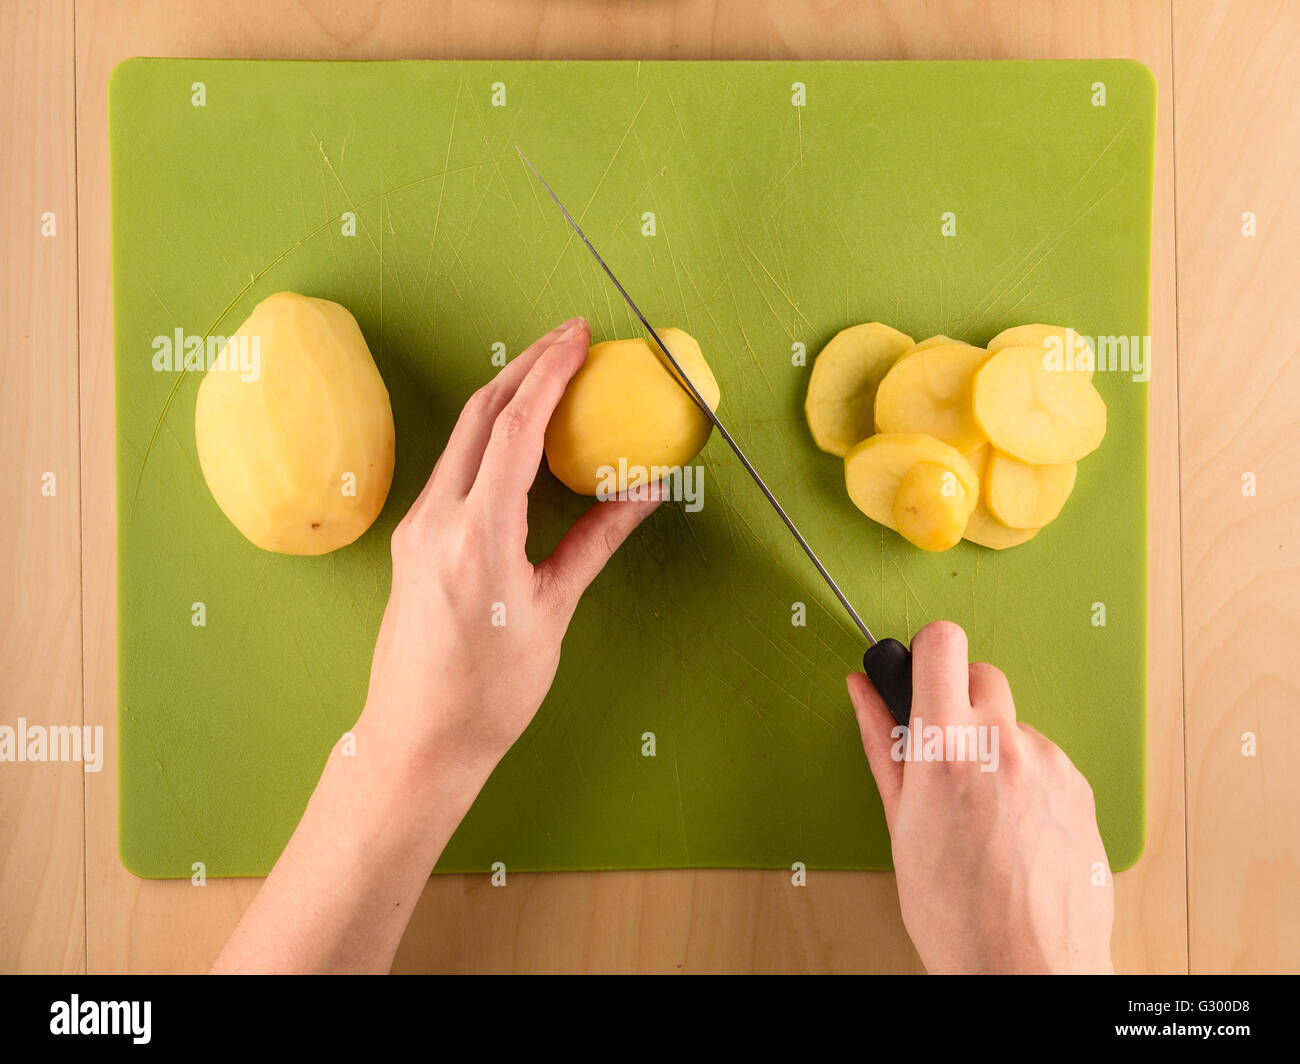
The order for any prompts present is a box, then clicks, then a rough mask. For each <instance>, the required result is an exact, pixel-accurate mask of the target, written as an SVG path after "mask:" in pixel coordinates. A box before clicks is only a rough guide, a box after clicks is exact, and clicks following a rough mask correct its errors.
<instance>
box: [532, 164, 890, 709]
mask: <svg viewBox="0 0 1300 1064" xmlns="http://www.w3.org/2000/svg"><path fill="white" fill-rule="evenodd" d="M515 151H517V152H519V158H521V159H522V160H523V161H524V165H525V166H527V167H528V169H529V170H531V171H532V173H533V176H534V177H535V178H537V180H538V182H539V183H540V184H541V186H542V188H544V189H546V192H547V195H549V196H550V197H551V199H552V200H554V201H555V205H556V206H557V207H559V208H560V211H561V212H562V213H563V214H564V217H565V220H566V221H567V222H568V223H569V225H570V226H571V227H572V229H573V231H574V232H575V233H576V234H577V235H578V238H579V239H580V240H581V241H582V242H583V243H584V244H585V245H586V246H587V250H588V251H590V252H591V254H592V257H593V258H594V259H595V260H596V262H597V263H598V264H599V265H600V268H601V269H602V270H604V271H605V276H607V277H608V278H609V279H610V281H612V282H613V284H614V287H615V288H617V289H618V292H619V295H621V296H622V297H623V300H624V301H625V302H626V303H627V305H628V306H629V307H630V308H631V310H632V313H633V314H635V315H636V317H637V320H638V321H640V322H641V325H642V327H643V328H644V329H645V331H646V332H647V333H649V334H650V338H651V339H652V340H654V342H655V345H656V346H657V347H658V348H659V350H660V351H661V352H663V356H664V358H665V359H667V361H668V364H669V365H670V366H671V367H672V368H673V370H675V375H676V377H677V381H678V383H679V384H681V385H682V387H683V388H685V389H686V391H687V393H688V394H689V395H690V396H691V398H692V399H694V400H695V403H696V405H697V406H699V408H700V410H702V411H703V412H704V414H705V416H706V417H707V418H708V419H709V420H710V421H711V422H712V423H713V426H714V428H716V429H717V430H718V434H719V435H720V436H721V437H722V438H723V439H724V440H726V442H727V445H728V446H729V447H730V448H731V449H732V451H734V452H735V454H736V457H737V458H739V459H740V464H741V465H743V466H744V467H745V470H746V472H748V473H749V475H750V476H751V477H752V478H753V480H754V483H755V484H757V485H758V488H759V490H760V491H761V492H762V493H763V495H764V496H765V497H766V499H767V501H768V502H769V503H771V504H772V508H773V509H774V510H775V511H776V512H777V514H778V515H779V516H780V518H781V520H782V521H783V522H785V526H786V528H788V529H789V530H790V534H791V535H792V536H794V538H795V541H796V542H797V543H798V544H799V546H800V547H802V548H803V552H804V553H805V554H806V555H807V556H808V560H809V561H811V562H812V563H813V565H814V566H815V567H816V569H817V571H818V572H819V573H820V574H821V576H822V579H823V580H825V581H826V584H827V585H828V586H829V587H830V589H831V591H832V592H834V594H835V597H836V598H837V599H839V602H840V605H841V606H843V607H844V609H845V611H846V612H847V613H848V615H849V617H851V618H852V620H853V623H854V624H855V625H857V626H858V630H859V631H861V632H862V634H863V636H865V637H866V639H867V642H868V643H869V644H870V648H869V649H868V650H867V653H866V655H865V656H864V658H863V667H864V668H865V669H866V672H867V675H868V676H869V677H870V678H871V681H872V683H873V684H874V685H875V687H876V689H877V690H878V691H879V692H880V694H881V696H882V698H884V699H885V701H886V703H887V704H888V705H889V708H890V710H891V712H892V713H893V714H894V717H895V719H897V720H898V722H899V723H900V724H906V723H907V718H908V715H909V714H910V711H911V701H912V683H911V653H910V652H909V651H908V649H907V648H906V647H905V646H903V645H902V644H901V643H899V642H898V641H897V640H895V639H883V640H877V639H876V637H875V636H874V635H872V634H871V629H870V628H868V627H867V626H866V624H865V623H864V622H863V620H862V618H861V617H860V616H858V611H857V610H855V609H854V608H853V604H852V603H851V602H849V600H848V597H847V596H846V595H845V594H844V592H843V591H841V590H840V585H839V584H837V583H836V582H835V578H834V577H832V576H831V574H830V572H829V571H828V570H827V569H826V566H825V565H823V564H822V560H821V559H820V558H818V557H817V552H816V551H814V550H813V549H812V546H811V545H810V544H809V543H808V541H807V540H806V539H805V538H804V536H803V533H802V532H800V531H799V528H798V526H796V525H795V523H794V521H792V520H791V519H790V515H789V514H788V513H786V511H785V507H784V506H782V505H781V503H780V502H779V501H778V500H777V497H776V496H775V495H774V494H773V493H772V489H771V488H769V487H768V486H767V483H766V481H764V480H763V478H762V476H760V475H759V472H758V470H757V469H755V468H754V464H753V463H752V462H751V461H750V460H749V457H748V456H747V455H746V454H745V452H744V451H743V450H742V449H741V446H740V444H738V443H737V442H736V439H735V437H734V436H732V434H731V433H730V432H729V431H728V429H727V426H726V425H724V424H723V422H722V420H721V418H719V417H718V415H717V413H716V412H715V411H714V410H713V409H712V408H711V407H710V406H709V404H708V403H706V402H705V401H704V399H703V397H702V396H701V395H700V393H699V392H698V391H697V390H696V388H695V385H694V384H693V383H691V379H690V378H689V377H688V376H687V375H686V372H685V371H684V370H683V369H682V367H681V365H680V364H678V362H677V359H676V358H675V357H673V353H672V352H671V351H670V350H668V346H667V345H666V344H665V343H664V342H663V340H662V339H660V337H659V334H658V333H657V332H655V330H654V326H652V325H651V324H650V322H649V321H648V320H647V319H646V316H645V315H644V314H642V313H641V308H640V307H638V306H637V305H636V302H635V300H633V299H632V297H631V296H630V295H628V292H627V289H626V288H624V287H623V285H622V283H621V282H620V281H619V279H618V278H617V277H615V276H614V271H613V270H611V269H610V268H609V265H608V264H607V263H606V262H605V260H604V259H603V258H602V257H601V255H600V252H599V251H597V250H596V248H595V247H594V245H593V244H592V243H591V241H590V240H588V239H587V234H586V233H584V232H583V231H582V226H580V225H579V224H578V221H577V219H576V218H574V217H573V215H572V214H570V213H569V209H568V208H567V207H566V206H565V205H564V204H563V202H561V200H560V197H559V196H557V195H556V194H555V190H554V189H553V188H551V186H550V185H549V184H548V183H547V181H546V179H545V178H544V177H542V175H541V174H540V173H538V171H537V167H535V166H534V165H533V164H532V162H530V161H529V159H528V156H527V155H525V154H524V153H523V149H521V148H520V147H519V145H517V144H516V145H515ZM900 651H901V655H900V653H899V652H900Z"/></svg>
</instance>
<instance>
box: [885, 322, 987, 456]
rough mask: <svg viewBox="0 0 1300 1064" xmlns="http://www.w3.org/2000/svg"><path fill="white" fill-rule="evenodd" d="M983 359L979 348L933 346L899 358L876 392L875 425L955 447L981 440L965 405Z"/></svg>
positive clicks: (963, 447) (964, 447) (966, 448)
mask: <svg viewBox="0 0 1300 1064" xmlns="http://www.w3.org/2000/svg"><path fill="white" fill-rule="evenodd" d="M987 357H988V353H987V352H986V351H985V350H984V349H983V348H982V347H971V346H970V345H969V344H961V343H948V344H938V345H936V346H934V347H930V348H927V349H926V350H924V351H916V352H913V353H912V354H910V355H908V356H907V357H906V358H901V359H899V360H898V362H896V363H895V364H894V368H893V369H891V370H890V371H889V372H888V373H887V374H885V379H884V380H883V381H881V382H880V388H879V389H878V390H877V392H876V427H877V428H878V429H879V430H880V431H881V432H884V433H922V434H924V435H927V436H933V437H934V438H935V439H938V440H942V441H943V442H944V443H947V444H949V445H950V446H952V447H955V448H956V449H957V450H958V451H961V452H965V451H969V450H973V449H974V448H975V447H978V446H979V445H980V444H981V443H983V442H984V441H985V439H987V436H986V435H985V433H984V430H983V429H981V428H980V426H979V423H978V422H977V421H976V420H975V415H974V411H973V410H972V407H971V394H972V393H971V387H972V381H973V379H974V376H975V371H976V370H977V369H978V368H979V367H980V365H981V364H982V363H983V361H984V359H986V358H987Z"/></svg>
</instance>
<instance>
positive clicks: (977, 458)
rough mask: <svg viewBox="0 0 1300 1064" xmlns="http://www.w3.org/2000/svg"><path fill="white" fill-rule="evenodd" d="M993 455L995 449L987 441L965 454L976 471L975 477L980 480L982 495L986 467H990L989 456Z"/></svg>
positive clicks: (981, 492)
mask: <svg viewBox="0 0 1300 1064" xmlns="http://www.w3.org/2000/svg"><path fill="white" fill-rule="evenodd" d="M992 453H993V447H992V445H990V444H989V442H988V441H987V440H985V441H984V442H983V443H981V444H980V445H979V446H978V447H976V448H974V449H972V450H969V451H967V452H966V454H965V458H966V461H968V462H969V463H970V467H971V468H972V469H973V470H975V475H976V476H977V477H979V478H980V494H981V495H982V494H983V493H984V476H985V473H984V467H985V466H987V465H988V461H989V455H991V454H992Z"/></svg>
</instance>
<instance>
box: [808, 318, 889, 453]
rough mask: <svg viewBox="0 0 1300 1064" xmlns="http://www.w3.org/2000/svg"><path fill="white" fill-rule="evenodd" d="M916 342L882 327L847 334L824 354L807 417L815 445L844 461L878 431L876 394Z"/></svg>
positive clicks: (818, 361)
mask: <svg viewBox="0 0 1300 1064" xmlns="http://www.w3.org/2000/svg"><path fill="white" fill-rule="evenodd" d="M911 346H912V338H911V337H910V336H908V335H907V334H905V333H901V332H899V331H898V330H897V329H891V328H890V327H889V326H888V325H881V324H880V322H878V321H873V322H868V323H867V324H865V325H854V326H851V327H850V328H847V329H841V330H840V331H839V332H837V333H836V334H835V335H834V336H833V337H831V339H830V342H829V343H828V344H827V345H826V346H825V347H823V348H822V349H821V353H820V354H819V355H818V356H817V359H816V361H815V362H813V368H812V374H811V376H810V377H809V378H808V397H807V398H806V399H805V400H804V407H803V408H804V414H805V415H806V416H807V418H808V428H809V430H811V432H812V436H813V441H814V442H815V443H816V444H817V446H818V447H820V448H821V449H822V450H823V451H826V452H828V453H829V454H833V455H836V456H837V457H840V458H843V457H844V455H845V453H846V452H847V451H848V449H849V448H850V447H852V446H853V445H854V444H855V443H857V442H858V441H859V440H865V439H866V438H867V437H868V436H870V435H871V433H872V432H873V431H874V429H875V409H876V388H877V387H879V385H880V382H881V381H882V380H883V379H884V377H885V374H886V373H888V372H889V368H890V367H891V366H892V365H893V364H894V363H895V362H896V361H897V360H898V357H899V355H901V354H902V353H903V352H904V351H906V350H907V349H908V348H909V347H911Z"/></svg>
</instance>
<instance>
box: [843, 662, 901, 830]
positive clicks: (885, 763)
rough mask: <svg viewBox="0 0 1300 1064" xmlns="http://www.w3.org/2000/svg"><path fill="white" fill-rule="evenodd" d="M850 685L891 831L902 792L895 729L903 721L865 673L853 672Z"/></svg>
mask: <svg viewBox="0 0 1300 1064" xmlns="http://www.w3.org/2000/svg"><path fill="white" fill-rule="evenodd" d="M848 686H849V701H850V702H852V703H853V712H854V713H855V714H856V716H857V718H858V730H859V731H860V732H861V733H862V749H864V750H865V751H866V752H867V764H868V765H870V766H871V774H872V776H874V777H875V779H876V787H877V789H878V790H879V791H880V800H881V802H882V803H884V806H885V823H886V824H887V825H888V826H889V830H890V833H891V834H892V833H893V830H894V811H895V810H896V809H897V808H898V799H899V797H900V796H901V795H902V793H903V762H902V761H895V760H894V755H893V750H894V744H895V742H896V741H897V739H896V737H895V735H894V729H895V728H898V727H900V725H899V724H898V722H897V721H895V720H894V715H893V714H892V713H890V712H889V707H888V706H886V705H885V703H884V700H883V699H882V698H881V697H880V695H879V694H877V692H876V689H875V688H874V687H872V686H871V681H870V680H868V679H867V677H866V674H865V673H861V672H854V673H850V674H849V678H848Z"/></svg>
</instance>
